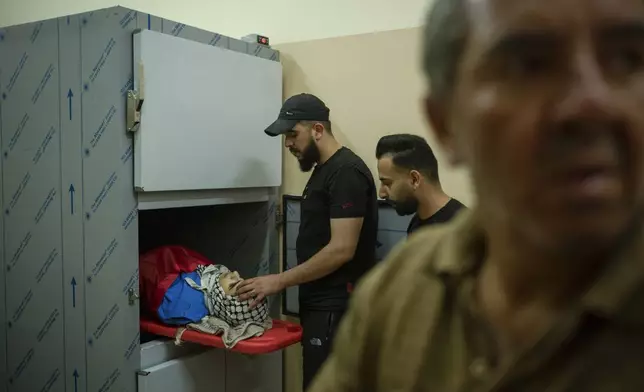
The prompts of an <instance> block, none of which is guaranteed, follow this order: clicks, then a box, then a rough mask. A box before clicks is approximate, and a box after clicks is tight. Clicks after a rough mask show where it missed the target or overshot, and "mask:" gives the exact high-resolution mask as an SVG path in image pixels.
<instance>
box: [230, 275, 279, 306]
mask: <svg viewBox="0 0 644 392" xmlns="http://www.w3.org/2000/svg"><path fill="white" fill-rule="evenodd" d="M283 289H284V288H283V287H282V283H281V280H280V276H279V275H276V274H273V275H265V276H258V277H257V278H252V279H245V280H244V281H242V282H241V283H239V285H238V287H237V296H238V297H239V300H240V301H246V300H249V299H252V300H253V302H251V304H250V309H253V308H254V307H256V306H257V305H258V304H259V303H260V302H261V301H263V300H264V298H266V297H268V296H269V295H273V294H277V293H279V292H280V291H282V290H283Z"/></svg>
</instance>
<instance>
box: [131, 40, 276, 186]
mask: <svg viewBox="0 0 644 392" xmlns="http://www.w3.org/2000/svg"><path fill="white" fill-rule="evenodd" d="M168 52H172V53H173V56H170V57H168V56H167V53H168ZM134 55H135V62H136V64H137V66H136V67H135V70H134V79H135V86H136V89H139V90H140V89H142V88H143V83H144V84H145V87H144V89H145V103H144V106H143V109H142V113H141V116H142V118H141V125H140V129H139V130H138V131H137V132H136V133H135V134H134V135H135V136H134V137H135V144H134V145H135V153H134V154H135V156H134V167H135V186H136V187H137V188H138V189H140V190H141V191H147V192H152V191H189V190H203V189H210V190H212V189H231V188H258V187H276V186H279V185H280V184H281V176H282V172H281V159H282V157H281V144H280V140H278V139H273V140H268V139H266V138H265V135H263V133H262V132H261V131H260V130H262V129H264V128H265V127H266V126H267V125H269V124H270V123H271V122H272V121H274V119H275V113H276V112H277V111H279V107H280V106H281V101H282V67H281V65H280V64H279V63H278V62H275V61H270V60H265V59H260V58H257V57H254V56H249V55H246V54H243V53H235V52H233V51H230V50H226V49H221V48H212V47H210V46H209V45H205V44H201V43H198V42H191V41H188V40H186V39H182V38H177V37H172V36H169V35H168V34H162V33H157V32H151V31H148V30H143V31H142V32H141V33H138V34H135V38H134ZM185 59H190V61H185ZM178 92H179V93H178ZM231 92H234V93H231ZM186 94H187V95H186ZM187 97H189V98H187ZM186 99H189V100H190V102H191V104H190V105H186V104H185V103H186ZM249 113H252V115H251V116H249V115H248V114H249ZM186 146H189V148H186ZM213 151H214V152H215V153H213ZM213 167H227V168H228V170H218V171H214V172H213V170H212V168H213Z"/></svg>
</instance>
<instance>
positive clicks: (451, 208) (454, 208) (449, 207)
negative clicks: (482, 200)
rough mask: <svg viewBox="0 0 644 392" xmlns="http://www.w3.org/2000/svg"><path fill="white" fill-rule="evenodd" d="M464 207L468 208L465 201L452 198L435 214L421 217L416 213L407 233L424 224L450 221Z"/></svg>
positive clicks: (409, 233)
mask: <svg viewBox="0 0 644 392" xmlns="http://www.w3.org/2000/svg"><path fill="white" fill-rule="evenodd" d="M462 208H466V207H465V206H464V205H463V203H461V202H460V201H458V200H456V199H450V201H448V202H447V204H445V205H444V206H443V208H441V209H440V210H438V211H436V213H434V215H432V216H430V217H429V218H427V219H420V218H419V217H418V214H414V216H413V218H411V221H410V222H409V226H408V227H407V235H408V236H409V235H411V234H412V233H413V232H415V231H416V230H418V229H420V228H421V227H424V226H429V225H434V224H437V223H445V222H448V221H450V220H451V219H452V218H454V217H455V216H456V214H457V213H458V212H459V211H460V210H461V209H462Z"/></svg>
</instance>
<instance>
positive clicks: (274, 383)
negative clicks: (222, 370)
mask: <svg viewBox="0 0 644 392" xmlns="http://www.w3.org/2000/svg"><path fill="white" fill-rule="evenodd" d="M282 355H283V354H282V351H277V352H274V353H270V354H265V355H243V354H238V353H234V352H226V392H282V388H283V387H282Z"/></svg>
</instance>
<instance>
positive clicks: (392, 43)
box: [276, 28, 473, 392]
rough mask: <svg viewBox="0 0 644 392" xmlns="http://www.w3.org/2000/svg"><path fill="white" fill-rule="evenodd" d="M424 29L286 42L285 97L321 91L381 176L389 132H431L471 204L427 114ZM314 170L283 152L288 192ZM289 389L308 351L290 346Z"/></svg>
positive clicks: (341, 132) (338, 129) (447, 185)
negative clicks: (382, 147) (381, 146)
mask: <svg viewBox="0 0 644 392" xmlns="http://www.w3.org/2000/svg"><path fill="white" fill-rule="evenodd" d="M419 33H420V29H419V28H413V29H404V30H394V31H388V32H382V33H375V34H363V35H356V36H348V37H341V38H331V39H324V40H317V41H308V42H301V43H293V44H285V45H279V46H276V48H277V49H278V50H280V51H281V55H282V64H283V66H284V96H285V97H289V96H291V95H293V94H297V93H301V92H310V93H313V94H315V95H317V96H319V97H320V98H321V99H322V100H324V101H325V103H326V104H327V106H329V107H330V108H331V121H332V122H333V132H334V134H335V135H336V137H337V138H338V139H339V140H340V141H341V142H342V143H344V144H345V145H346V146H348V147H349V148H351V149H352V150H353V151H354V152H356V153H357V154H358V155H360V156H361V157H362V158H363V159H364V160H365V161H366V163H367V164H368V165H369V167H370V168H371V170H372V172H373V174H374V178H376V179H377V171H376V161H375V158H374V151H375V147H376V143H377V141H378V139H379V138H380V137H381V136H383V135H387V134H390V133H414V134H418V135H421V136H424V137H427V139H428V141H429V142H430V144H431V145H432V146H434V147H435V148H434V150H435V153H436V155H437V157H438V159H439V165H440V175H441V182H442V184H443V188H444V189H445V190H446V192H448V194H450V195H452V196H454V197H456V198H458V199H460V200H461V201H462V202H464V203H465V204H471V203H472V201H473V195H472V193H471V191H470V186H469V181H468V178H467V174H466V173H465V172H463V171H461V170H453V169H451V168H449V167H448V165H447V164H446V163H445V162H444V159H443V158H442V157H441V153H440V151H439V150H438V148H437V147H436V143H435V141H434V140H433V139H432V138H431V136H430V132H429V131H428V128H427V125H426V123H425V120H424V117H423V115H422V112H421V103H420V99H421V97H422V95H423V91H424V87H425V82H424V79H423V77H422V74H421V73H420V71H419V50H418V49H419V45H420V42H419ZM308 177H309V173H301V172H300V170H299V167H298V165H297V162H296V160H295V158H293V157H292V156H291V155H290V154H288V153H287V152H286V151H285V153H284V184H283V187H282V190H283V192H284V193H285V194H295V195H299V194H301V193H302V190H303V189H304V185H305V184H306V181H307V179H308ZM285 358H286V359H285V375H286V377H285V390H286V391H287V392H298V391H300V390H301V385H302V382H301V369H302V366H301V348H300V346H299V345H298V346H294V347H292V348H290V349H288V350H287V351H286V356H285Z"/></svg>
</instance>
